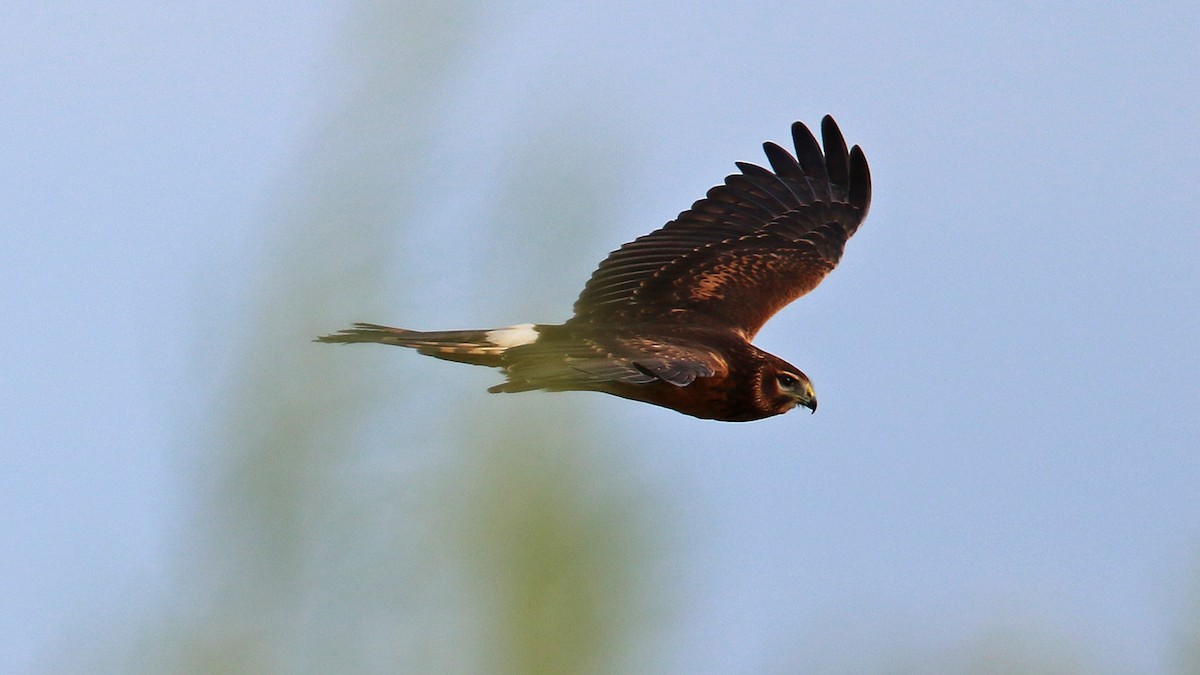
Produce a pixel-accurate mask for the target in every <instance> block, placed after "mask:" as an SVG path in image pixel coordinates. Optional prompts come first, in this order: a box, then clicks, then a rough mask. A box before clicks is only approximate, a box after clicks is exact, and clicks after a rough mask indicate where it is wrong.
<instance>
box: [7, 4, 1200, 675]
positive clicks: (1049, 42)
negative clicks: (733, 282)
mask: <svg viewBox="0 0 1200 675" xmlns="http://www.w3.org/2000/svg"><path fill="white" fill-rule="evenodd" d="M1151 14H1153V16H1151ZM1198 28H1200V23H1198V21H1197V10H1196V9H1195V8H1194V7H1191V6H1189V5H1185V4H1182V3H1180V4H1178V5H1175V6H1172V5H1170V4H1167V5H1163V6H1160V7H1158V8H1157V9H1156V11H1155V12H1153V13H1151V12H1142V11H1134V10H1131V9H1128V8H1124V7H1122V6H1120V5H1115V4H1114V5H1103V4H1102V5H1099V6H1091V5H1089V6H1087V7H1083V6H1079V7H1072V6H1066V5H1064V6H1058V7H1049V8H1047V7H1043V6H1041V5H1034V4H1032V3H1026V4H1018V5H1009V6H1006V7H1005V8H1003V9H997V8H990V9H989V8H980V7H977V6H975V5H967V4H963V5H909V6H904V7H901V6H899V5H889V4H882V3H880V4H872V3H852V4H848V5H844V6H839V7H836V8H833V7H827V6H822V5H816V4H813V5H794V6H793V5H789V6H784V5H778V4H771V3H768V4H763V5H761V6H754V7H725V6H718V5H705V4H700V5H695V6H676V5H671V4H649V5H643V4H635V3H629V4H623V3H616V4H609V5H603V6H600V5H597V6H573V5H557V4H553V3H529V4H516V3H514V4H507V3H500V4H482V3H474V2H462V1H458V2H436V3H435V2H401V3H379V2H359V3H329V4H327V5H321V6H312V7H303V8H297V7H292V6H289V5H283V4H278V3H267V4H265V5H263V6H261V7H257V8H248V7H243V6H241V5H239V4H236V3H225V4H222V3H217V4H215V5H212V6H206V7H204V8H200V7H183V6H153V7H151V6H148V5H142V4H139V3H128V4H122V5H114V6H113V7H111V8H105V9H101V8H98V7H97V8H85V7H82V6H71V5H69V4H64V5H61V6H41V5H36V4H34V3H26V4H23V5H19V6H18V8H16V9H15V10H13V19H12V21H10V22H8V26H7V27H6V28H4V29H0V30H2V31H3V32H4V33H6V34H7V35H4V34H0V37H4V38H5V40H4V42H5V43H6V44H7V45H8V46H7V47H4V48H3V49H2V51H3V53H5V54H7V57H6V61H7V63H6V68H5V70H6V71H7V75H5V76H4V77H5V78H6V79H7V81H8V86H6V87H4V89H5V90H6V92H7V93H6V94H4V95H3V96H4V97H5V99H6V105H5V107H6V108H7V109H8V110H10V111H11V114H12V115H13V121H14V122H15V123H14V124H11V125H9V130H8V131H6V132H4V134H5V135H4V138H5V144H6V145H7V146H8V147H10V148H11V151H10V152H9V153H7V154H8V155H9V157H10V160H11V161H10V166H9V167H8V168H7V169H5V172H6V173H7V174H8V177H9V180H7V181H5V182H6V183H7V184H8V185H9V190H11V193H10V194H9V197H8V200H7V201H9V202H10V203H11V205H12V208H11V209H10V211H9V214H8V218H9V219H11V223H12V225H13V227H6V228H5V230H6V232H5V234H4V235H3V236H4V239H3V240H0V241H3V243H4V244H5V253H4V254H3V257H4V259H5V261H6V265H5V267H6V271H5V272H4V273H3V274H4V278H5V279H6V281H7V283H6V284H5V285H6V287H7V289H8V290H7V292H6V293H5V296H4V297H5V307H7V308H8V311H7V312H5V314H6V316H5V318H4V321H5V322H6V330H5V331H3V332H4V333H5V334H6V338H5V340H6V347H7V349H6V353H8V354H10V355H12V356H11V358H10V360H9V361H10V362H9V363H8V364H7V365H6V366H5V368H6V370H7V372H6V373H5V375H6V377H5V379H6V380H7V382H8V385H7V386H6V387H5V401H6V408H7V409H8V411H9V412H7V413H6V418H5V423H4V427H5V437H6V441H5V445H6V446H7V449H6V450H5V461H6V463H7V465H8V470H6V471H5V472H4V473H5V477H4V478H3V481H4V484H3V486H4V488H5V489H4V494H5V495H6V496H5V497H4V498H3V499H4V501H3V506H4V511H5V513H6V515H5V517H4V521H5V524H4V532H3V536H4V541H3V543H4V549H5V550H6V551H7V552H6V553H4V554H3V556H4V557H3V558H0V562H2V563H3V564H4V567H5V577H6V579H7V581H6V586H7V589H6V596H7V597H9V598H10V602H9V603H7V604H8V607H7V608H6V610H5V612H4V617H3V621H4V624H3V625H4V632H5V633H6V634H7V635H8V637H6V638H5V639H4V643H3V645H2V649H3V652H0V658H3V659H5V660H10V661H11V662H12V664H13V665H12V668H13V671H12V672H71V673H78V672H146V673H192V672H194V673H276V672H280V673H282V672H313V673H330V672H337V673H352V672H354V673H357V672H362V673H377V672H379V673H382V672H404V673H643V672H645V673H651V672H653V673H659V672H681V673H682V672H688V673H694V672H712V673H729V672H737V673H759V672H773V673H801V672H802V673H812V672H816V673H858V672H872V673H947V672H955V673H1105V672H1111V673H1120V672H1171V673H1191V672H1200V597H1198V595H1197V591H1198V589H1200V584H1198V583H1197V582H1196V578H1197V567H1198V565H1197V561H1198V560H1200V556H1197V542H1198V539H1197V523H1198V522H1200V503H1198V502H1197V500H1196V499H1195V494H1196V492H1195V489H1196V486H1197V484H1198V483H1197V479H1198V478H1200V460H1198V459H1197V453H1196V450H1197V448H1198V447H1200V443H1197V441H1200V431H1198V428H1200V425H1198V424H1197V421H1196V419H1195V414H1194V411H1193V408H1194V401H1195V400H1196V394H1198V393H1200V388H1198V385H1197V382H1198V381H1200V378H1198V377H1197V376H1200V367H1198V361H1197V356H1196V350H1195V346H1196V345H1197V344H1198V343H1197V338H1200V328H1198V325H1200V321H1198V318H1197V312H1196V309H1195V308H1196V304H1195V299H1196V297H1197V295H1196V291H1198V290H1200V283H1198V279H1200V275H1197V274H1196V273H1197V271H1198V270H1197V265H1196V256H1195V254H1196V253H1198V252H1200V250H1198V249H1200V245H1198V240H1197V237H1196V233H1195V222H1196V220H1195V217H1196V216H1197V215H1200V209H1197V197H1196V192H1195V190H1194V185H1195V181H1196V179H1197V178H1200V175H1197V164H1196V161H1195V159H1196V158H1195V152H1194V148H1191V146H1189V145H1188V143H1189V142H1190V141H1189V140H1188V139H1192V138H1195V137H1196V133H1195V132H1197V131H1200V129H1197V126H1198V123H1197V120H1198V119H1200V115H1197V114H1196V113H1197V112H1200V111H1197V103H1196V97H1195V96H1194V94H1195V92H1196V91H1197V88H1196V85H1197V84H1200V83H1197V82H1196V73H1197V69H1196V67H1195V66H1196V63H1198V62H1200V61H1198V60H1197V58H1196V57H1197V56H1198V54H1197V49H1196V47H1195V44H1194V39H1193V38H1194V35H1195V34H1196V29H1198ZM827 112H829V113H833V114H834V115H835V116H837V118H838V120H839V122H840V123H841V125H842V128H843V131H844V132H845V134H846V136H847V139H848V140H849V142H851V143H860V144H862V145H863V146H864V149H865V150H866V154H867V156H868V159H869V160H871V162H872V170H873V174H874V176H875V180H876V183H877V192H876V195H877V196H876V203H875V205H874V208H873V210H872V214H871V217H870V218H869V219H868V221H867V223H866V225H865V226H864V227H863V229H862V230H861V231H860V234H859V235H858V236H857V237H856V238H855V240H854V241H853V242H851V245H850V246H849V247H848V252H847V256H846V262H845V264H844V265H843V266H842V268H841V269H839V270H838V272H837V273H835V274H834V275H833V276H832V277H830V280H829V281H828V282H827V283H826V284H825V285H823V286H822V287H821V289H819V290H818V291H817V292H816V293H814V294H813V296H811V297H809V298H806V299H805V300H804V301H803V302H802V303H798V304H797V305H795V306H793V307H791V308H789V309H788V310H786V311H785V312H784V313H783V314H781V315H780V316H779V317H778V318H776V320H775V321H774V322H773V323H772V325H771V326H770V327H769V329H768V330H767V331H764V333H763V336H762V343H763V344H764V346H765V347H766V348H768V349H769V350H771V351H773V352H775V353H778V354H781V355H783V356H785V358H788V359H789V360H792V361H793V362H796V363H799V364H800V365H801V367H803V368H805V370H806V371H807V372H808V373H809V374H810V375H812V376H813V378H814V380H815V382H816V385H817V388H818V390H819V391H820V392H821V395H822V399H821V400H822V409H821V413H820V414H819V415H816V416H814V417H812V418H808V416H802V415H789V416H785V417H782V418H778V419H775V420H769V421H766V422H762V423H756V424H752V425H720V424H716V423H708V422H700V421H697V420H692V419H690V418H684V417H682V416H678V415H675V414H673V413H670V412H669V411H661V410H656V409H650V408H648V407H644V406H635V405H634V404H631V403H628V402H624V401H618V400H615V399H610V398H607V397H600V396H593V395H586V394H567V395H546V394H530V395H522V396H489V395H487V394H486V393H485V392H484V389H485V388H486V386H488V385H489V384H493V383H494V382H496V381H498V380H497V377H498V376H497V375H496V374H495V373H492V372H489V371H486V370H483V369H471V368H466V367H462V366H455V365H452V364H446V363H436V362H433V361H432V360H428V359H419V358H418V357H416V356H415V355H414V354H411V353H409V352H405V351H402V350H398V349H385V348H382V347H380V348H375V347H366V348H357V347H355V348H341V347H331V346H326V345H315V344H313V343H312V342H310V340H311V339H312V338H313V337H315V336H316V335H318V334H324V333H329V332H331V331H334V330H336V329H338V328H341V327H344V326H346V325H348V324H349V323H350V322H352V321H359V320H362V321H376V322H380V323H389V324H393V325H404V326H406V327H412V328H427V329H433V328H485V327H493V326H499V325H507V324H512V323H518V322H524V321H536V322H557V321H561V320H563V319H565V318H566V317H567V316H568V313H569V308H570V303H571V302H572V300H573V299H574V296H575V294H576V293H577V292H578V291H579V289H581V288H582V285H583V282H584V280H585V279H586V276H587V274H589V273H590V271H591V270H592V269H593V266H594V265H595V263H596V262H597V261H598V260H599V259H600V258H601V257H603V255H604V254H605V253H606V252H607V251H608V250H610V249H612V248H615V247H616V246H617V245H619V244H620V243H621V242H623V241H626V240H628V239H631V238H633V237H635V236H638V235H640V234H642V233H644V232H647V231H649V230H650V229H653V228H655V227H657V226H659V225H661V224H662V223H663V222H665V221H666V220H668V219H669V218H671V217H673V216H674V215H675V213H677V212H678V211H679V210H682V209H683V208H686V207H687V206H688V204H690V202H691V200H694V199H697V198H699V197H700V196H701V195H702V194H703V190H705V189H706V188H707V187H709V185H711V184H713V183H716V182H718V181H719V179H720V178H721V176H723V175H725V173H728V172H730V171H731V170H732V169H733V161H734V160H749V161H754V162H759V163H761V161H762V158H761V157H760V151H759V149H758V144H759V143H760V142H761V141H762V140H765V139H767V138H771V139H774V140H777V141H778V140H783V139H784V138H786V134H787V128H788V125H789V124H790V123H791V122H792V121H793V120H794V119H802V120H804V121H807V122H809V123H810V124H816V123H817V122H818V121H819V118H820V115H822V114H824V113H827Z"/></svg>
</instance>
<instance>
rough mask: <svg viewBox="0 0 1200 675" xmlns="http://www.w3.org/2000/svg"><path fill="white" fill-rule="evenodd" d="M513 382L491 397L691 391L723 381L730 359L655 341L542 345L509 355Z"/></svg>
mask: <svg viewBox="0 0 1200 675" xmlns="http://www.w3.org/2000/svg"><path fill="white" fill-rule="evenodd" d="M503 368H504V372H505V374H506V375H507V376H508V379H507V381H505V382H503V383H501V384H498V385H496V386H494V387H492V388H490V389H489V390H488V391H491V392H493V393H495V392H516V391H529V390H532V389H548V390H551V391H565V390H579V389H604V387H605V386H606V385H607V384H609V383H623V384H651V383H653V382H658V381H661V382H666V383H667V384H671V385H674V386H676V387H686V386H687V385H689V384H691V383H692V382H694V381H695V380H696V378H698V377H713V376H715V375H723V374H724V373H725V372H726V370H727V366H726V364H725V361H724V359H722V358H721V357H720V356H718V355H717V354H715V353H714V352H713V351H711V350H709V349H704V348H702V347H699V346H695V345H687V344H682V343H675V342H669V341H659V340H654V339H650V338H640V337H639V338H632V337H626V338H617V339H614V338H612V337H608V338H603V337H600V336H596V337H594V338H588V337H584V336H580V335H575V336H573V337H571V338H569V339H566V340H561V339H559V340H555V339H549V340H546V341H544V342H543V341H542V340H539V341H538V342H535V343H533V344H529V345H523V346H520V347H514V348H512V349H509V350H507V351H506V352H505V353H504V357H503Z"/></svg>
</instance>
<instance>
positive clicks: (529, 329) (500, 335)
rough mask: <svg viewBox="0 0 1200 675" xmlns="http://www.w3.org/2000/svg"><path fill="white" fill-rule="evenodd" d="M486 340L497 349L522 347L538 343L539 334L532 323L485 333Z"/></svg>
mask: <svg viewBox="0 0 1200 675" xmlns="http://www.w3.org/2000/svg"><path fill="white" fill-rule="evenodd" d="M483 337H484V338H486V339H487V341H488V342H490V343H492V344H494V345H496V346H497V347H504V348H505V349H508V348H510V347H520V346H521V345H528V344H533V343H534V342H537V339H538V332H537V329H536V328H534V327H533V324H531V323H523V324H520V325H517V326H509V327H508V328H497V329H496V330H489V331H488V332H486V333H484V335H483Z"/></svg>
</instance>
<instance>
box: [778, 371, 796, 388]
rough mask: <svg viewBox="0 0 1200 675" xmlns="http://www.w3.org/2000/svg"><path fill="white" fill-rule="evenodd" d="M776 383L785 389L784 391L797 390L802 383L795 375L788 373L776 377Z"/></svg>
mask: <svg viewBox="0 0 1200 675" xmlns="http://www.w3.org/2000/svg"><path fill="white" fill-rule="evenodd" d="M775 381H776V382H778V383H779V386H780V387H783V388H784V389H795V388H796V385H797V384H798V383H799V382H800V381H799V380H797V379H796V376H795V375H789V374H788V373H780V374H778V375H776V376H775Z"/></svg>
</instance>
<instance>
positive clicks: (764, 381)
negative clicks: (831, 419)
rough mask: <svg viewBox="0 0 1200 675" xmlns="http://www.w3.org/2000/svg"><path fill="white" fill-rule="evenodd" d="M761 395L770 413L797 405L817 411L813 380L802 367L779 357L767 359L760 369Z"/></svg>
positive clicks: (773, 413) (779, 411)
mask: <svg viewBox="0 0 1200 675" xmlns="http://www.w3.org/2000/svg"><path fill="white" fill-rule="evenodd" d="M760 375H761V377H760V378H759V383H758V386H759V392H758V393H759V397H760V400H761V401H762V403H763V404H764V406H765V407H766V408H767V409H768V410H770V414H772V415H779V414H782V413H785V412H787V411H789V410H791V409H792V408H795V407H796V406H804V407H805V408H808V409H809V410H811V411H812V412H816V411H817V395H816V393H815V392H813V387H812V382H810V381H809V379H808V376H807V375H805V374H804V373H802V372H800V369H799V368H797V367H795V366H793V365H791V364H790V363H788V362H786V361H784V360H783V359H779V358H774V357H772V358H770V359H767V360H766V361H765V362H764V363H763V365H762V370H761V371H760Z"/></svg>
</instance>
